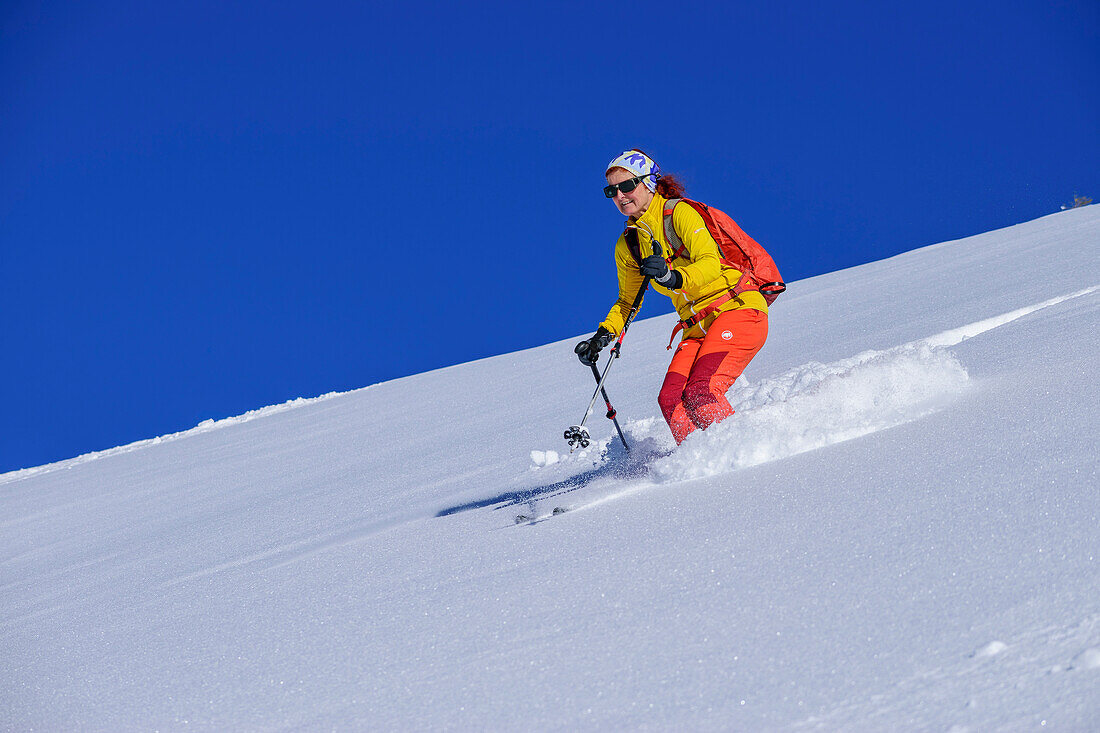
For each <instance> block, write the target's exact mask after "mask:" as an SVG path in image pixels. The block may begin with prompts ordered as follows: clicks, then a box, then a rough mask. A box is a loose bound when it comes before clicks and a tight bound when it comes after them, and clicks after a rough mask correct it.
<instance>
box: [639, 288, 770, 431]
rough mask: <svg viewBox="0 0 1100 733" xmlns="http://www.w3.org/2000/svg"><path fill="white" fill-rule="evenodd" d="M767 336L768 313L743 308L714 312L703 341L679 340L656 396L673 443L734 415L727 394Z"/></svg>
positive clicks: (694, 339)
mask: <svg viewBox="0 0 1100 733" xmlns="http://www.w3.org/2000/svg"><path fill="white" fill-rule="evenodd" d="M767 338H768V316H767V314H766V313H762V312H760V311H758V310H753V309H751V308H741V309H738V310H732V311H725V312H724V313H720V314H718V317H717V318H715V319H714V322H713V323H712V324H711V325H710V328H708V329H707V333H706V335H705V336H703V337H702V338H689V339H683V340H682V341H680V345H679V346H677V347H676V353H675V355H673V357H672V363H671V364H669V366H668V373H667V374H666V375H665V382H664V384H663V385H662V386H661V393H660V394H659V395H658V396H657V402H658V403H659V404H660V405H661V412H662V413H664V416H665V420H666V421H667V422H668V426H669V428H671V429H672V437H673V438H675V439H676V443H677V444H679V443H682V442H683V440H684V438H686V437H687V436H688V435H690V434H691V433H692V432H694V431H695V429H696V428H699V429H700V430H706V429H707V428H708V427H710V426H711V425H714V424H715V423H719V422H721V421H722V420H725V419H726V418H727V417H729V416H730V415H732V414H733V408H732V407H730V403H729V402H728V401H727V400H726V390H728V389H729V388H730V387H731V386H732V385H733V383H734V382H735V381H736V380H737V378H738V377H740V376H741V372H743V371H744V370H745V367H746V366H748V364H749V362H750V361H752V358H753V357H754V356H756V352H758V351H760V348H761V347H762V346H763V345H764V341H765V340H767Z"/></svg>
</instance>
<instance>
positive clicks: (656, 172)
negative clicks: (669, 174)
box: [604, 150, 661, 191]
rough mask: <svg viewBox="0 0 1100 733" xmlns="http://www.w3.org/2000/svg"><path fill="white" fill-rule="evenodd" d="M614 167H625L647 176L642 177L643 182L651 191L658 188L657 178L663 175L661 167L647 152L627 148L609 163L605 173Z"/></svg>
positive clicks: (637, 174) (638, 174)
mask: <svg viewBox="0 0 1100 733" xmlns="http://www.w3.org/2000/svg"><path fill="white" fill-rule="evenodd" d="M612 168H624V169H626V170H628V171H630V172H631V173H633V174H634V175H635V176H647V177H646V178H642V183H644V184H645V187H646V188H648V189H649V190H650V191H656V190H657V179H658V178H660V177H661V167H660V166H659V165H657V164H656V163H655V162H654V161H653V159H652V158H650V157H649V156H648V155H646V154H645V153H640V152H638V151H637V150H627V151H626V152H624V153H623V154H622V155H620V156H619V157H618V158H615V160H613V161H611V162H610V163H608V164H607V168H606V170H604V173H605V174H606V173H607V171H610V170H611V169H612Z"/></svg>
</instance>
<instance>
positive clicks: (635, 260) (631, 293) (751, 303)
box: [600, 193, 768, 338]
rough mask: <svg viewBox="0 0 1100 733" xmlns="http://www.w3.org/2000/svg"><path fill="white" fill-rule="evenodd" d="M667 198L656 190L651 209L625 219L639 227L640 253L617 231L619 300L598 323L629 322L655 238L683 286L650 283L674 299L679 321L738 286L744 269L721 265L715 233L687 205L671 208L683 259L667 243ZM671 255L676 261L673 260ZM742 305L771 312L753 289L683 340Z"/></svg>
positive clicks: (616, 328)
mask: <svg viewBox="0 0 1100 733" xmlns="http://www.w3.org/2000/svg"><path fill="white" fill-rule="evenodd" d="M665 201H666V199H665V198H664V197H663V196H661V194H659V193H655V194H653V200H652V201H651V202H650V204H649V208H647V209H646V211H645V213H644V214H642V215H641V217H639V218H638V219H637V220H636V221H633V222H631V221H629V220H628V221H627V226H631V225H633V226H635V227H637V231H638V245H639V249H640V251H639V252H631V248H630V245H629V244H628V243H627V238H626V233H625V232H624V233H623V234H621V235H619V241H618V242H616V243H615V267H616V269H617V270H618V273H619V299H618V300H617V301H615V305H613V306H612V307H611V311H610V312H609V313H608V314H607V318H606V319H605V320H604V321H603V323H601V324H600V325H601V326H603V327H604V328H606V329H607V330H608V331H610V332H611V333H613V334H618V333H619V332H620V331H621V330H622V327H623V324H624V323H626V317H627V315H628V314H629V313H630V306H631V305H632V304H633V303H634V298H635V297H636V296H637V295H638V289H639V288H640V287H641V286H642V281H643V280H644V279H645V276H644V275H642V273H641V270H640V269H639V268H640V266H641V260H642V259H643V258H645V257H647V256H648V255H651V254H653V246H652V242H657V243H658V244H659V245H660V247H661V252H662V253H663V255H664V257H665V259H666V260H668V262H669V268H671V269H674V270H677V271H678V272H679V273H680V274H681V275H682V276H683V278H684V283H683V285H682V286H681V287H680V289H679V290H668V289H667V288H665V287H663V286H662V285H659V284H658V283H657V282H656V281H651V282H650V284H651V285H652V286H653V288H654V289H655V290H656V291H657V292H659V293H663V294H664V295H667V296H668V297H669V298H671V299H672V304H673V305H674V306H676V313H677V314H679V316H680V320H682V321H685V320H687V319H689V318H692V317H693V316H694V315H695V314H696V313H698V312H699V311H701V310H703V309H704V308H706V307H707V306H708V305H710V304H711V303H713V302H714V301H716V300H718V299H719V298H721V297H722V296H723V295H725V294H726V293H729V292H730V290H731V289H732V288H733V287H734V286H735V285H736V284H737V281H738V280H739V279H740V278H741V271H740V270H737V269H734V268H732V267H727V266H725V265H723V264H722V262H721V259H722V252H721V250H719V248H718V244H717V243H716V242H715V241H714V237H712V236H711V235H710V232H709V231H707V226H706V224H705V223H704V222H703V217H702V216H700V215H699V212H698V211H696V210H695V209H693V208H692V207H690V206H688V205H686V204H685V205H683V206H677V207H676V208H675V209H673V210H672V226H673V228H674V229H675V230H676V233H677V234H678V235H679V236H680V239H681V241H683V243H684V248H685V250H686V256H685V257H673V251H672V247H671V246H669V243H668V242H666V241H665V227H664V221H663V217H664V210H665ZM669 258H672V259H669ZM739 308H752V309H754V310H758V311H761V312H763V313H767V312H768V303H767V301H765V300H764V296H763V295H761V294H760V293H759V292H757V291H755V290H751V291H747V292H744V293H742V294H741V295H740V296H738V297H736V298H733V299H731V300H728V301H726V302H725V303H723V304H722V305H720V306H719V307H718V309H717V310H716V311H715V312H714V313H712V314H710V315H709V316H708V317H706V318H705V319H703V321H702V322H700V323H698V324H696V325H695V326H692V327H691V328H689V329H686V330H685V331H684V336H683V337H684V338H701V337H702V336H703V335H704V334H706V331H707V329H708V328H709V327H710V324H711V323H713V322H714V319H715V318H716V317H717V316H718V314H719V313H724V312H725V311H729V310H737V309H739Z"/></svg>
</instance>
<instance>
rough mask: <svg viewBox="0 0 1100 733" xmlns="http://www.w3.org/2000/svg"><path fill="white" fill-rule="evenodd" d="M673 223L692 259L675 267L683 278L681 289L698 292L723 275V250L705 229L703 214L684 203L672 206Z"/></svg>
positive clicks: (687, 291)
mask: <svg viewBox="0 0 1100 733" xmlns="http://www.w3.org/2000/svg"><path fill="white" fill-rule="evenodd" d="M672 226H673V228H675V229H676V233H677V234H679V235H680V240H681V241H682V242H683V243H684V247H686V248H687V254H688V258H689V259H690V260H691V262H690V264H687V265H683V266H677V267H676V270H677V271H678V272H679V273H680V275H682V276H683V278H684V284H683V285H682V286H681V288H680V289H681V290H682V291H684V292H686V293H697V292H700V291H701V290H702V289H703V288H705V287H706V286H707V285H709V284H710V283H712V282H714V281H715V280H717V279H718V278H719V277H721V276H722V253H721V251H720V250H719V249H718V243H717V242H715V241H714V237H712V236H711V235H710V232H709V231H708V230H707V225H706V224H705V223H704V222H703V217H702V216H700V215H699V212H698V211H696V210H695V209H693V208H692V207H690V206H688V205H687V204H684V205H682V206H677V207H676V208H674V209H673V210H672Z"/></svg>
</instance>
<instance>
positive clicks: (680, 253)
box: [663, 199, 687, 259]
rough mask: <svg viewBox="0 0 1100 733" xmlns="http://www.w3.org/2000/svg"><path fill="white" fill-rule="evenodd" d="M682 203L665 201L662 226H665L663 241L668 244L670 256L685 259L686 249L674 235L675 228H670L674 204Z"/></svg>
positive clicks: (675, 234)
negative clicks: (670, 248) (670, 251)
mask: <svg viewBox="0 0 1100 733" xmlns="http://www.w3.org/2000/svg"><path fill="white" fill-rule="evenodd" d="M681 201H683V199H669V200H668V201H665V210H664V217H663V221H664V225H665V241H666V242H668V246H670V247H672V256H673V257H680V258H683V259H686V258H687V248H686V247H685V246H684V241H683V240H682V239H680V235H679V234H677V233H676V227H674V226H672V210H673V209H675V208H676V204H678V203H680V202H681Z"/></svg>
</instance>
